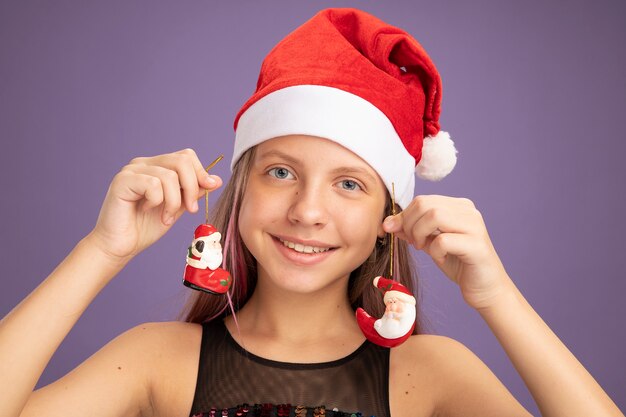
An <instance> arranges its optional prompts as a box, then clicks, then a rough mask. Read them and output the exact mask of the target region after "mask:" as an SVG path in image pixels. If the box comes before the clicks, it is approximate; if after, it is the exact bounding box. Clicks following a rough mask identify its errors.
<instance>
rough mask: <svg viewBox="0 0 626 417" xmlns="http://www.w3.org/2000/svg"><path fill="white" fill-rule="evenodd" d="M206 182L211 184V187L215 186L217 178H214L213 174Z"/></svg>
mask: <svg viewBox="0 0 626 417" xmlns="http://www.w3.org/2000/svg"><path fill="white" fill-rule="evenodd" d="M206 182H207V183H208V184H209V185H210V186H211V187H215V186H216V185H217V181H215V178H213V177H212V176H210V175H209V176H208V177H207V180H206Z"/></svg>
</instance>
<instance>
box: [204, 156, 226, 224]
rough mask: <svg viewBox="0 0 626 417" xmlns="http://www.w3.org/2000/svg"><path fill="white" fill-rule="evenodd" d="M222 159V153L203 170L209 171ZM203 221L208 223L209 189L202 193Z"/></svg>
mask: <svg viewBox="0 0 626 417" xmlns="http://www.w3.org/2000/svg"><path fill="white" fill-rule="evenodd" d="M222 159H224V155H220V156H218V157H217V159H216V160H215V161H213V162H211V163H210V164H209V166H208V167H206V168H205V169H204V170H205V171H206V172H209V170H210V169H211V168H213V167H214V166H215V164H217V163H218V162H219V161H221V160H222ZM204 223H206V224H209V190H206V192H205V193H204Z"/></svg>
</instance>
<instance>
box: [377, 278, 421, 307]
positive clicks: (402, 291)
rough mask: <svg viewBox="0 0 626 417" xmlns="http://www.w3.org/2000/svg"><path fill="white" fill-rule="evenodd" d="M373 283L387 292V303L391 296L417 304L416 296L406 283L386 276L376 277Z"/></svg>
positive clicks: (384, 298) (385, 298)
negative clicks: (403, 283)
mask: <svg viewBox="0 0 626 417" xmlns="http://www.w3.org/2000/svg"><path fill="white" fill-rule="evenodd" d="M373 284H374V286H375V287H377V288H378V289H380V290H382V291H384V292H385V294H384V295H383V300H384V301H385V303H386V302H387V301H389V299H391V298H396V299H398V300H400V301H402V302H404V303H408V304H413V305H415V297H413V294H411V292H410V291H409V290H408V288H406V287H405V286H404V285H402V284H400V283H398V282H397V281H394V280H391V279H387V278H385V277H376V278H374V281H373Z"/></svg>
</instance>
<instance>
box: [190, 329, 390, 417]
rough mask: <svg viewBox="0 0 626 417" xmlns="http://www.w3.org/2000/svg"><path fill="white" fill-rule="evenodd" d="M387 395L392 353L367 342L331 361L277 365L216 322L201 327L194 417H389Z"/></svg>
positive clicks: (192, 413)
mask: <svg viewBox="0 0 626 417" xmlns="http://www.w3.org/2000/svg"><path fill="white" fill-rule="evenodd" d="M320 343H324V341H323V340H322V341H320ZM388 393H389V349H388V348H383V347H380V346H377V345H375V344H373V343H371V342H369V341H367V340H366V341H365V342H364V343H363V344H362V345H361V346H360V347H359V348H358V349H357V350H355V351H354V352H352V353H351V354H349V355H348V356H346V357H344V358H341V359H338V360H334V361H331V362H324V363H312V364H311V363H309V364H299V363H287V362H278V361H274V360H270V359H265V358H261V357H259V356H256V355H254V354H252V353H250V352H248V351H246V350H245V349H244V348H243V347H241V346H240V345H239V344H237V342H236V341H235V340H234V339H233V338H232V336H231V335H230V333H229V332H228V329H227V328H226V326H225V325H224V322H223V321H222V320H213V321H211V322H208V323H204V324H203V325H202V344H201V347H200V363H199V368H198V379H197V382H196V391H195V395H194V400H193V405H192V408H191V416H196V417H213V416H218V417H219V416H224V417H225V416H242V417H243V416H246V417H305V416H306V417H336V416H337V417H350V416H357V417H358V416H363V417H366V416H376V417H389V414H390V412H389V394H388Z"/></svg>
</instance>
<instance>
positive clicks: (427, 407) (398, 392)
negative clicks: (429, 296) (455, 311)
mask: <svg viewBox="0 0 626 417" xmlns="http://www.w3.org/2000/svg"><path fill="white" fill-rule="evenodd" d="M389 381H390V390H389V394H390V404H391V406H392V407H393V408H392V415H393V414H395V415H409V414H412V415H438V414H443V415H474V413H476V415H492V414H491V413H494V414H493V415H499V414H498V413H501V412H509V413H510V412H511V411H512V410H516V411H519V412H520V415H527V414H522V413H524V412H525V410H523V408H521V406H520V405H519V403H517V401H516V400H515V398H513V396H512V395H511V394H510V392H509V391H508V390H507V389H506V388H505V387H504V385H502V383H501V382H500V381H499V380H498V378H497V377H496V376H495V375H494V374H493V372H491V370H490V369H489V368H488V367H487V366H486V365H485V364H484V363H483V361H482V360H480V358H478V357H477V356H476V355H475V354H474V353H473V352H472V351H471V350H470V349H468V348H467V347H466V346H465V345H463V344H462V343H460V342H458V341H456V340H454V339H452V338H449V337H446V336H438V335H428V334H422V335H415V336H411V337H410V338H409V339H408V340H407V341H406V342H405V343H403V344H402V345H400V346H398V347H396V348H393V349H392V350H391V355H390V364H389ZM394 408H395V410H394ZM481 413H482V414H481ZM500 415H501V414H500ZM513 415H517V414H513Z"/></svg>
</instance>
